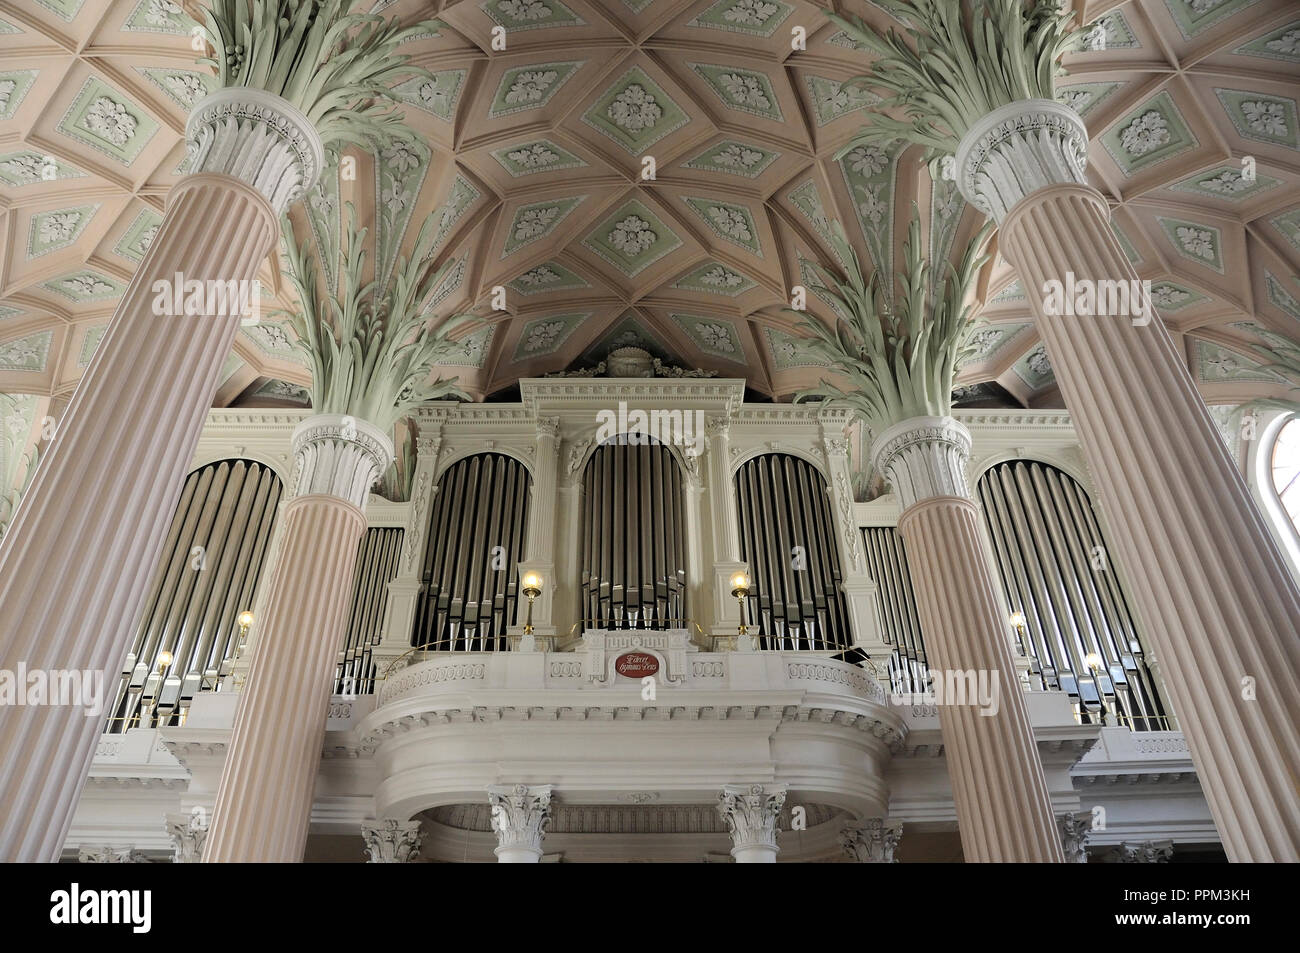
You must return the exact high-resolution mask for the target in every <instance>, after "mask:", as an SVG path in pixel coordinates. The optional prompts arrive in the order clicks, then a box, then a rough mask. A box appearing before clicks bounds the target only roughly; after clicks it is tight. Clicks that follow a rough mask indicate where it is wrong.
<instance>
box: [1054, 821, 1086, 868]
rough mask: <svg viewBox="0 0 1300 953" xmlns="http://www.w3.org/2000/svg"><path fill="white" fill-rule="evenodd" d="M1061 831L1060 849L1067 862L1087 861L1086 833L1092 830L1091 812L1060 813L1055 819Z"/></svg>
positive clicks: (1078, 862) (1079, 862) (1084, 862)
mask: <svg viewBox="0 0 1300 953" xmlns="http://www.w3.org/2000/svg"><path fill="white" fill-rule="evenodd" d="M1056 826H1057V827H1058V828H1059V829H1060V831H1061V850H1062V851H1064V853H1065V862H1066V863H1067V864H1086V863H1087V862H1088V849H1087V848H1088V835H1089V834H1090V833H1091V832H1092V812H1091V811H1080V812H1078V813H1071V814H1062V815H1060V816H1059V817H1058V818H1057V819H1056Z"/></svg>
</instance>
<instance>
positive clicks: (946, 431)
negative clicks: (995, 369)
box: [871, 417, 971, 510]
mask: <svg viewBox="0 0 1300 953" xmlns="http://www.w3.org/2000/svg"><path fill="white" fill-rule="evenodd" d="M970 447H971V442H970V431H968V430H967V429H966V428H965V427H963V426H962V425H961V424H960V423H958V422H957V421H956V420H954V419H953V418H951V417H912V418H910V419H908V420H904V421H902V422H901V423H898V424H895V425H894V426H892V427H889V428H888V429H886V430H885V431H884V432H883V433H881V435H880V436H879V437H877V438H876V440H875V442H874V443H873V444H872V447H871V459H872V462H873V464H874V465H875V467H876V469H877V470H879V471H880V472H881V473H883V474H884V475H885V477H886V479H888V480H889V482H890V483H891V484H892V485H893V487H894V492H895V493H897V494H898V497H899V503H900V505H901V506H902V508H903V509H904V510H907V509H908V508H909V507H911V506H912V505H913V504H915V503H919V502H921V501H922V500H926V499H929V498H930V497H935V496H957V497H962V498H963V499H969V498H970V488H969V486H968V485H967V483H966V464H967V462H968V461H969V460H970Z"/></svg>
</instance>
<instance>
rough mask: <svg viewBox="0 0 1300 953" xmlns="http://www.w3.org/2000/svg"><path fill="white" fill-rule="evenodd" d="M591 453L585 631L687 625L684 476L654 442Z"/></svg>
mask: <svg viewBox="0 0 1300 953" xmlns="http://www.w3.org/2000/svg"><path fill="white" fill-rule="evenodd" d="M633 439H634V440H635V441H636V442H629V439H628V436H627V435H626V434H623V435H620V436H618V437H615V438H613V439H611V440H608V441H606V442H605V443H603V444H601V445H600V446H599V447H597V448H596V452H595V453H593V454H592V455H591V459H590V460H588V461H587V466H586V467H585V469H584V470H583V472H582V487H583V508H582V524H581V526H580V527H579V533H580V535H581V539H582V561H581V566H582V577H581V592H580V595H581V599H582V617H583V620H584V622H583V627H584V628H596V629H624V628H626V629H637V628H640V629H668V628H684V627H685V626H686V523H685V518H684V512H683V509H682V506H683V501H682V472H681V467H679V466H678V465H677V461H676V460H675V459H673V455H672V452H671V451H670V450H669V449H668V447H667V446H665V445H664V444H661V443H659V442H658V441H657V440H655V439H654V438H652V437H649V436H646V435H637V436H636V437H634V438H633Z"/></svg>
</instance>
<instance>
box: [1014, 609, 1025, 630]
mask: <svg viewBox="0 0 1300 953" xmlns="http://www.w3.org/2000/svg"><path fill="white" fill-rule="evenodd" d="M1011 624H1012V625H1014V626H1015V627H1016V628H1017V629H1022V628H1024V626H1025V614H1024V613H1023V612H1013V613H1011Z"/></svg>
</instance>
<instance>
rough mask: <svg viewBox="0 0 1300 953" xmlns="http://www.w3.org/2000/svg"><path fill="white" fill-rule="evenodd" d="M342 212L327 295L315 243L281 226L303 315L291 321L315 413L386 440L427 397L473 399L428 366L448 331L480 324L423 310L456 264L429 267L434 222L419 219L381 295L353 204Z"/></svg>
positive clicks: (445, 345)
mask: <svg viewBox="0 0 1300 953" xmlns="http://www.w3.org/2000/svg"><path fill="white" fill-rule="evenodd" d="M347 212H348V214H347V228H346V231H345V234H344V241H343V242H342V244H341V246H340V247H339V248H338V255H339V259H340V260H339V268H338V270H337V273H338V275H339V287H338V288H337V289H326V288H325V282H323V281H320V280H318V276H319V273H320V269H319V249H318V247H317V246H316V245H314V244H313V243H311V242H308V243H307V244H306V245H299V244H298V243H297V241H296V239H295V237H294V235H293V229H292V227H291V226H290V225H289V223H288V222H287V221H286V223H285V226H284V236H285V237H284V243H285V254H286V257H287V259H288V276H289V279H290V281H291V282H292V284H293V286H294V288H295V289H296V291H297V293H298V300H299V310H298V311H296V312H293V313H291V314H290V318H291V319H292V321H293V325H294V330H295V331H296V332H297V334H298V338H299V344H300V346H302V347H304V348H305V349H306V351H307V353H308V355H309V357H310V362H311V368H312V386H311V391H312V407H313V409H314V410H315V411H316V413H319V414H347V415H351V416H353V417H358V418H360V419H362V420H366V421H369V422H370V423H372V424H374V425H375V426H376V427H378V428H379V429H380V430H382V431H384V432H385V433H389V434H391V433H392V432H393V428H394V427H395V425H396V424H397V422H398V421H399V420H401V419H402V418H403V417H405V416H407V415H408V414H410V413H411V412H412V411H413V410H414V409H415V408H416V407H418V406H420V405H421V404H423V403H425V402H426V401H429V400H438V399H441V398H445V397H459V398H463V399H465V400H468V399H469V397H468V395H466V394H465V393H464V392H462V391H461V390H459V389H458V388H457V387H456V386H455V382H456V378H454V377H453V378H450V379H446V380H444V379H442V378H434V379H432V380H430V378H431V375H432V372H433V368H434V366H435V365H436V364H437V363H438V362H439V361H441V360H443V359H444V358H446V357H447V356H448V355H449V354H450V353H451V352H452V351H453V350H454V349H455V348H456V347H457V346H458V342H457V341H455V340H453V339H452V338H451V337H449V334H450V332H453V331H457V330H460V329H462V328H464V327H465V325H466V322H467V321H470V322H473V321H477V319H476V318H474V316H473V315H469V314H452V315H446V316H443V317H437V316H433V317H430V316H428V315H427V314H426V313H425V308H424V304H425V302H426V301H428V300H429V298H430V296H431V295H432V294H433V293H434V292H435V291H436V290H437V288H438V286H439V285H440V284H441V283H442V281H443V280H444V278H445V277H446V275H447V273H448V272H449V271H450V270H451V269H452V268H453V267H454V266H455V260H454V259H453V260H451V261H448V262H446V263H445V264H444V265H442V266H441V267H437V268H435V267H434V264H433V250H434V247H435V245H436V234H435V232H436V227H435V222H436V216H430V217H429V218H427V219H426V220H425V223H424V225H423V227H422V228H421V229H420V234H419V236H418V237H417V238H416V241H415V245H414V247H413V249H412V251H411V255H410V257H402V258H399V259H398V261H397V263H396V265H395V267H394V269H393V275H392V278H391V280H389V281H388V282H386V283H385V285H384V287H383V288H382V289H380V288H378V287H377V286H376V284H375V282H374V281H369V282H367V281H366V280H365V275H366V257H367V256H366V252H365V242H366V233H367V230H366V229H361V230H360V231H359V232H358V230H357V226H356V210H355V208H354V207H353V206H352V204H351V203H348V206H347ZM309 214H315V213H313V212H309ZM316 231H317V233H318V234H319V233H321V232H324V231H325V228H324V227H321V228H317V229H316Z"/></svg>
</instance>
